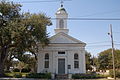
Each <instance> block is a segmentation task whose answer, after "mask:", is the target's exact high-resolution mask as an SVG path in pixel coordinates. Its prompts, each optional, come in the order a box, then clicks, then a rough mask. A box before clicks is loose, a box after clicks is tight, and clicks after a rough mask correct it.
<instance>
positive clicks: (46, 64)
mask: <svg viewBox="0 0 120 80" xmlns="http://www.w3.org/2000/svg"><path fill="white" fill-rule="evenodd" d="M44 67H45V68H49V54H48V53H46V54H45V65H44Z"/></svg>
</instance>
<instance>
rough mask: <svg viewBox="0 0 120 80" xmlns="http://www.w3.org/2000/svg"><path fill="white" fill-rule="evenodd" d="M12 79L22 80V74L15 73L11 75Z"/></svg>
mask: <svg viewBox="0 0 120 80" xmlns="http://www.w3.org/2000/svg"><path fill="white" fill-rule="evenodd" d="M13 77H15V78H22V74H21V73H15V74H14V75H13Z"/></svg>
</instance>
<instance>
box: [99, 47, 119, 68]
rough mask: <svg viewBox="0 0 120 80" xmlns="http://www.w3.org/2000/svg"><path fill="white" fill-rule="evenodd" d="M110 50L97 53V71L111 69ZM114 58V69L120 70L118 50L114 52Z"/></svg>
mask: <svg viewBox="0 0 120 80" xmlns="http://www.w3.org/2000/svg"><path fill="white" fill-rule="evenodd" d="M111 51H112V50H111V49H108V50H105V51H102V52H101V53H99V56H98V62H99V69H102V70H106V69H112V53H111ZM114 56H115V67H116V69H120V50H117V49H116V50H114Z"/></svg>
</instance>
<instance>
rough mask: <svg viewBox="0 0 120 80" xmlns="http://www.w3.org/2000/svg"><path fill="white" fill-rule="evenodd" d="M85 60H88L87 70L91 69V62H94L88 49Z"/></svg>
mask: <svg viewBox="0 0 120 80" xmlns="http://www.w3.org/2000/svg"><path fill="white" fill-rule="evenodd" d="M85 59H86V60H85V61H86V69H87V70H91V69H92V68H91V62H92V59H91V54H90V53H88V52H87V51H86V53H85Z"/></svg>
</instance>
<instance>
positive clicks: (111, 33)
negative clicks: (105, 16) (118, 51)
mask: <svg viewBox="0 0 120 80" xmlns="http://www.w3.org/2000/svg"><path fill="white" fill-rule="evenodd" d="M108 35H110V37H111V43H112V62H113V75H114V80H116V74H115V57H114V42H113V32H112V24H110V33H108Z"/></svg>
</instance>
